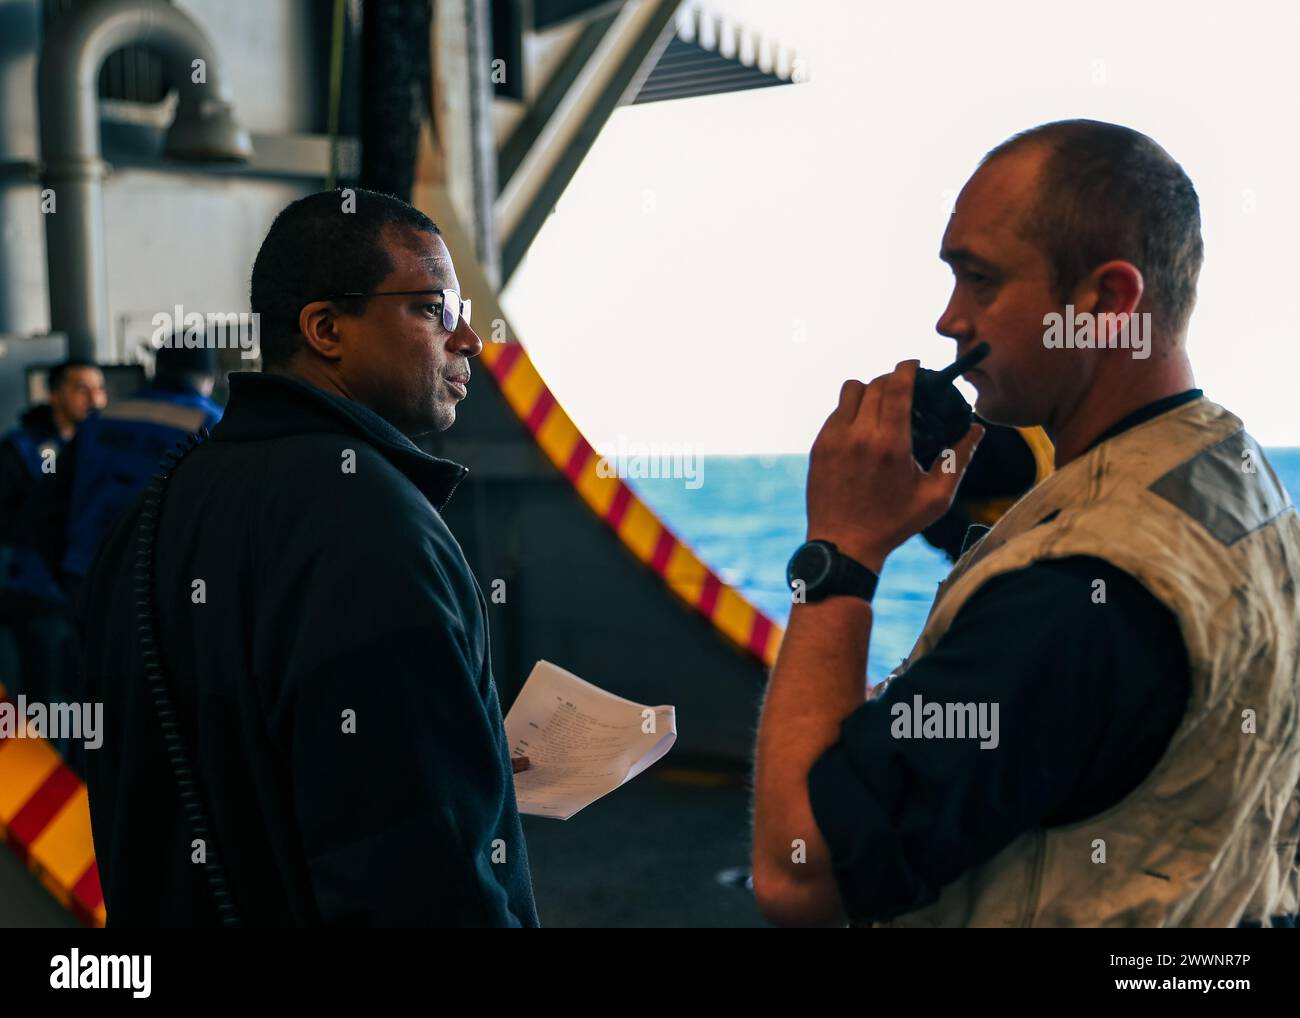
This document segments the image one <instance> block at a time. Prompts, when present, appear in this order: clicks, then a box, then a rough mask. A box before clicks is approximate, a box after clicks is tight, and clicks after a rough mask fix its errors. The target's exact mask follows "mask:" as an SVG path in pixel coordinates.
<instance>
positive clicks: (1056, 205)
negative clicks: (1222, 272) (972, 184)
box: [980, 120, 1205, 334]
mask: <svg viewBox="0 0 1300 1018" xmlns="http://www.w3.org/2000/svg"><path fill="white" fill-rule="evenodd" d="M1031 145H1042V146H1044V147H1045V148H1046V150H1047V157H1046V159H1045V160H1044V162H1043V166H1042V173H1041V176H1040V178H1039V185H1038V195H1037V197H1036V198H1035V200H1034V203H1033V205H1032V206H1031V207H1030V208H1029V209H1026V211H1025V214H1024V216H1023V217H1022V219H1021V224H1020V226H1021V233H1022V235H1023V236H1024V237H1025V238H1026V239H1028V240H1031V241H1033V242H1034V243H1036V244H1037V245H1038V246H1039V247H1041V248H1042V249H1043V251H1044V252H1045V253H1046V255H1047V257H1048V259H1049V260H1050V261H1051V263H1052V266H1053V270H1054V274H1055V277H1056V278H1055V282H1056V287H1057V289H1058V291H1059V292H1060V294H1061V297H1062V299H1064V298H1065V296H1066V295H1067V294H1068V293H1069V291H1070V290H1071V289H1073V287H1074V286H1075V285H1076V284H1077V283H1078V282H1079V280H1081V279H1083V278H1084V277H1085V276H1086V275H1087V274H1088V273H1089V272H1091V271H1092V270H1093V269H1095V268H1096V267H1097V266H1098V265H1101V264H1104V263H1105V262H1107V261H1110V260H1111V259H1114V258H1120V259H1123V260H1125V261H1129V262H1132V263H1133V264H1134V265H1136V266H1137V267H1138V269H1139V270H1140V271H1141V272H1142V278H1143V280H1144V282H1145V284H1146V289H1145V293H1144V294H1143V298H1142V304H1143V305H1146V307H1144V308H1143V310H1149V311H1150V312H1151V316H1152V318H1153V319H1154V320H1155V322H1156V323H1158V325H1159V326H1160V327H1162V328H1163V329H1164V330H1166V331H1168V332H1169V333H1171V334H1177V333H1181V332H1182V331H1183V329H1185V328H1186V326H1187V321H1188V319H1189V318H1190V317H1191V313H1192V308H1193V306H1194V305H1195V304H1196V282H1197V279H1198V278H1199V276H1200V273H1201V263H1202V261H1203V260H1204V256H1205V249H1204V245H1203V243H1202V240H1201V207H1200V201H1199V200H1198V199H1197V196H1196V188H1195V187H1193V186H1192V182H1191V180H1190V178H1188V176H1187V174H1186V173H1185V172H1184V171H1183V168H1182V167H1181V166H1179V165H1178V163H1177V162H1175V161H1174V159H1173V157H1171V156H1170V155H1169V153H1168V152H1166V151H1165V150H1164V149H1163V148H1161V147H1160V146H1159V145H1157V144H1156V143H1155V142H1154V141H1153V140H1152V139H1151V138H1148V137H1147V136H1146V135H1145V134H1142V133H1141V132H1139V131H1135V130H1133V129H1132V128H1128V127H1121V126H1119V125H1118V124H1108V123H1105V122H1103V121H1098V120H1059V121H1056V122H1054V123H1050V124H1042V125H1040V126H1038V127H1034V128H1031V129H1029V130H1028V131H1022V132H1020V133H1019V134H1016V135H1013V136H1012V137H1011V138H1008V139H1007V140H1006V141H1004V142H1003V143H1002V144H1001V145H999V146H997V148H995V149H993V150H992V151H990V152H989V153H988V155H986V156H985V157H984V159H983V160H982V161H981V162H980V165H981V166H983V165H984V164H985V163H988V162H990V161H991V160H993V159H995V158H997V157H998V156H1001V155H1005V154H1007V153H1010V152H1013V151H1018V150H1020V149H1022V148H1025V147H1028V146H1031Z"/></svg>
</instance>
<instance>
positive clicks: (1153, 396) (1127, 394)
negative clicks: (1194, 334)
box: [1046, 345, 1196, 470]
mask: <svg viewBox="0 0 1300 1018" xmlns="http://www.w3.org/2000/svg"><path fill="white" fill-rule="evenodd" d="M1157 356H1160V354H1159V353H1155V354H1154V356H1153V357H1152V360H1154V359H1155V357H1157ZM1126 367H1127V369H1128V372H1129V374H1128V375H1127V376H1125V377H1123V378H1116V377H1115V374H1116V370H1112V371H1111V372H1109V373H1102V372H1098V373H1097V375H1096V376H1095V377H1094V378H1093V380H1092V384H1091V385H1090V386H1089V387H1088V389H1087V390H1086V391H1085V392H1084V393H1083V394H1082V395H1081V396H1080V398H1079V400H1078V402H1077V403H1076V404H1075V405H1074V406H1072V407H1067V408H1065V412H1064V414H1063V415H1062V419H1061V420H1060V421H1053V422H1050V423H1049V424H1048V425H1047V428H1046V430H1047V433H1048V435H1049V436H1050V437H1051V439H1052V443H1053V445H1055V447H1056V469H1057V470H1060V469H1061V468H1062V467H1063V466H1065V465H1066V464H1067V463H1070V462H1071V461H1072V460H1076V459H1078V458H1079V457H1080V456H1082V455H1083V454H1084V453H1085V452H1087V450H1088V448H1089V446H1091V445H1092V443H1093V442H1095V441H1096V440H1097V438H1098V436H1100V435H1102V434H1103V433H1104V432H1105V431H1106V429H1107V428H1110V427H1112V426H1113V425H1115V424H1117V423H1118V422H1120V421H1122V420H1123V419H1124V418H1125V417H1127V416H1128V415H1129V414H1131V413H1133V412H1134V411H1137V410H1140V409H1141V408H1142V407H1144V406H1146V405H1147V404H1149V403H1154V402H1155V401H1156V400H1158V399H1164V398H1165V397H1166V396H1175V395H1177V394H1178V393H1180V392H1186V391H1187V390H1188V389H1194V388H1196V379H1195V377H1194V376H1193V375H1192V365H1191V362H1190V361H1189V360H1188V359H1187V354H1186V352H1185V351H1184V349H1183V347H1182V346H1181V345H1179V346H1177V347H1175V348H1174V349H1173V350H1170V351H1168V352H1167V353H1165V355H1164V356H1163V357H1160V361H1159V363H1157V364H1146V365H1142V366H1141V367H1139V368H1138V369H1137V370H1136V371H1135V370H1134V369H1133V366H1131V365H1122V364H1119V363H1118V362H1115V363H1114V364H1112V368H1113V369H1120V370H1122V369H1124V368H1126ZM1121 381H1122V382H1124V383H1125V384H1118V383H1120V382H1121Z"/></svg>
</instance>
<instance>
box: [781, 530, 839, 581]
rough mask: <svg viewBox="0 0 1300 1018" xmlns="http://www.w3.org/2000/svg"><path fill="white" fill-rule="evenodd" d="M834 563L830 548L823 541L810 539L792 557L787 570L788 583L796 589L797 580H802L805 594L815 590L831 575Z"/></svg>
mask: <svg viewBox="0 0 1300 1018" xmlns="http://www.w3.org/2000/svg"><path fill="white" fill-rule="evenodd" d="M833 565H834V559H833V558H832V557H831V550H830V548H828V547H827V546H826V545H825V544H823V543H820V542H817V541H809V542H808V543H807V544H805V545H803V546H802V547H801V548H800V549H799V550H798V551H796V552H795V553H794V556H793V557H792V558H791V559H790V564H789V565H788V566H787V567H786V570H785V579H786V583H788V584H789V585H790V588H791V589H794V582H795V580H802V581H803V584H804V593H805V594H808V593H811V592H815V591H817V590H818V589H820V587H821V586H822V584H824V583H825V582H826V580H827V579H828V578H829V577H830V572H831V567H832V566H833Z"/></svg>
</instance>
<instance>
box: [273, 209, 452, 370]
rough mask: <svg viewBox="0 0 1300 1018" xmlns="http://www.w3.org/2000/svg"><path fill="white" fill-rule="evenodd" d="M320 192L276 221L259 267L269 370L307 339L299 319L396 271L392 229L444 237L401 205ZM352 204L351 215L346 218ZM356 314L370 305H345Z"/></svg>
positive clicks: (421, 216) (429, 221)
mask: <svg viewBox="0 0 1300 1018" xmlns="http://www.w3.org/2000/svg"><path fill="white" fill-rule="evenodd" d="M348 190H349V193H348V194H345V193H344V191H343V190H341V189H340V190H334V191H318V192H317V193H316V194H309V195H307V197H305V198H299V199H298V200H297V201H295V202H292V203H291V204H290V205H288V206H286V207H285V209H284V210H283V211H282V212H281V213H280V214H279V215H278V216H276V217H275V222H273V223H272V224H271V229H270V231H269V232H268V233H267V235H266V239H265V240H263V241H262V246H261V248H260V249H259V250H258V252H257V258H256V259H255V260H254V262H253V278H252V285H251V294H250V304H251V306H252V309H253V312H254V313H255V314H258V315H260V316H261V317H260V318H259V319H258V329H259V341H260V345H261V349H262V366H263V367H277V366H282V365H284V364H287V363H288V362H289V361H290V360H291V359H292V357H293V355H294V353H295V352H296V351H297V349H298V347H299V344H300V341H301V337H300V334H299V332H298V314H299V312H301V311H302V309H303V307H304V306H305V305H306V304H309V303H311V302H312V301H314V300H319V299H320V298H321V297H323V296H325V295H327V294H332V293H349V292H364V291H367V290H373V289H374V288H375V287H376V286H377V285H378V284H379V283H380V281H381V280H383V279H384V278H385V277H386V276H387V275H388V274H389V273H390V272H392V271H393V266H392V262H391V260H390V259H389V257H388V253H387V252H386V251H385V249H384V244H383V238H382V231H383V228H384V227H385V226H389V225H396V226H407V227H410V228H412V229H415V230H419V231H421V232H423V233H432V234H437V233H439V232H440V231H439V229H438V227H437V225H436V224H435V223H434V221H433V220H432V219H430V218H429V217H428V216H426V215H425V214H424V213H423V212H421V211H420V210H419V209H417V208H414V207H412V206H410V205H408V204H407V203H406V202H404V201H402V200H401V199H400V198H394V197H393V196H392V195H389V194H380V193H379V192H377V191H367V190H365V189H363V188H359V187H358V188H350V189H348ZM345 202H346V204H347V205H348V211H344V206H345ZM338 303H339V305H340V306H341V307H342V308H343V310H344V311H346V312H348V313H349V314H361V313H362V312H364V311H365V305H366V301H364V300H343V301H339V302H338Z"/></svg>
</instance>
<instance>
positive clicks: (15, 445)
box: [0, 360, 106, 701]
mask: <svg viewBox="0 0 1300 1018" xmlns="http://www.w3.org/2000/svg"><path fill="white" fill-rule="evenodd" d="M47 387H48V389H49V393H50V398H49V402H47V403H38V404H37V405H35V406H32V407H30V408H28V409H27V410H26V411H25V412H24V413H23V415H22V417H21V418H20V419H19V424H18V426H17V427H16V428H14V429H13V430H11V431H10V432H9V433H8V434H6V435H5V436H4V438H3V440H0V644H3V646H4V649H5V652H4V653H3V654H0V656H4V658H5V664H4V665H3V667H0V680H3V681H4V683H5V685H6V687H7V690H8V693H9V695H11V696H13V695H16V694H17V693H19V692H22V693H25V694H27V695H28V696H29V697H30V698H31V699H33V700H41V701H45V700H49V699H58V698H59V697H60V695H61V693H62V691H63V682H62V681H61V678H65V677H66V674H67V670H68V668H69V667H70V658H69V650H68V648H69V641H70V639H71V631H70V627H69V620H68V616H67V612H66V607H65V597H64V593H63V589H62V588H61V587H60V586H59V584H58V582H57V581H56V580H55V577H54V576H53V575H52V574H51V572H50V569H49V568H48V566H47V565H46V563H45V561H44V560H43V559H42V558H41V556H40V554H39V553H38V552H37V550H36V547H35V545H34V544H33V543H32V539H31V515H30V512H31V503H32V493H33V491H34V490H35V488H36V486H37V482H38V481H39V480H40V479H41V478H42V477H44V476H47V475H49V474H50V473H51V472H52V471H53V470H54V469H55V468H56V465H57V462H58V456H59V454H60V452H61V451H62V450H63V447H64V446H65V444H66V443H67V442H68V441H70V440H71V439H72V437H73V435H74V434H75V433H76V431H77V429H78V427H80V425H81V423H82V422H83V421H84V420H86V418H87V417H88V416H90V415H91V414H92V413H94V412H95V411H96V410H99V409H102V408H103V406H104V404H105V400H106V396H105V389H104V373H103V372H102V371H101V370H100V369H99V367H98V365H96V364H94V363H93V362H91V361H86V360H67V361H64V362H63V363H61V364H57V365H55V366H54V367H52V368H51V369H50V371H49V374H48V377H47Z"/></svg>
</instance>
